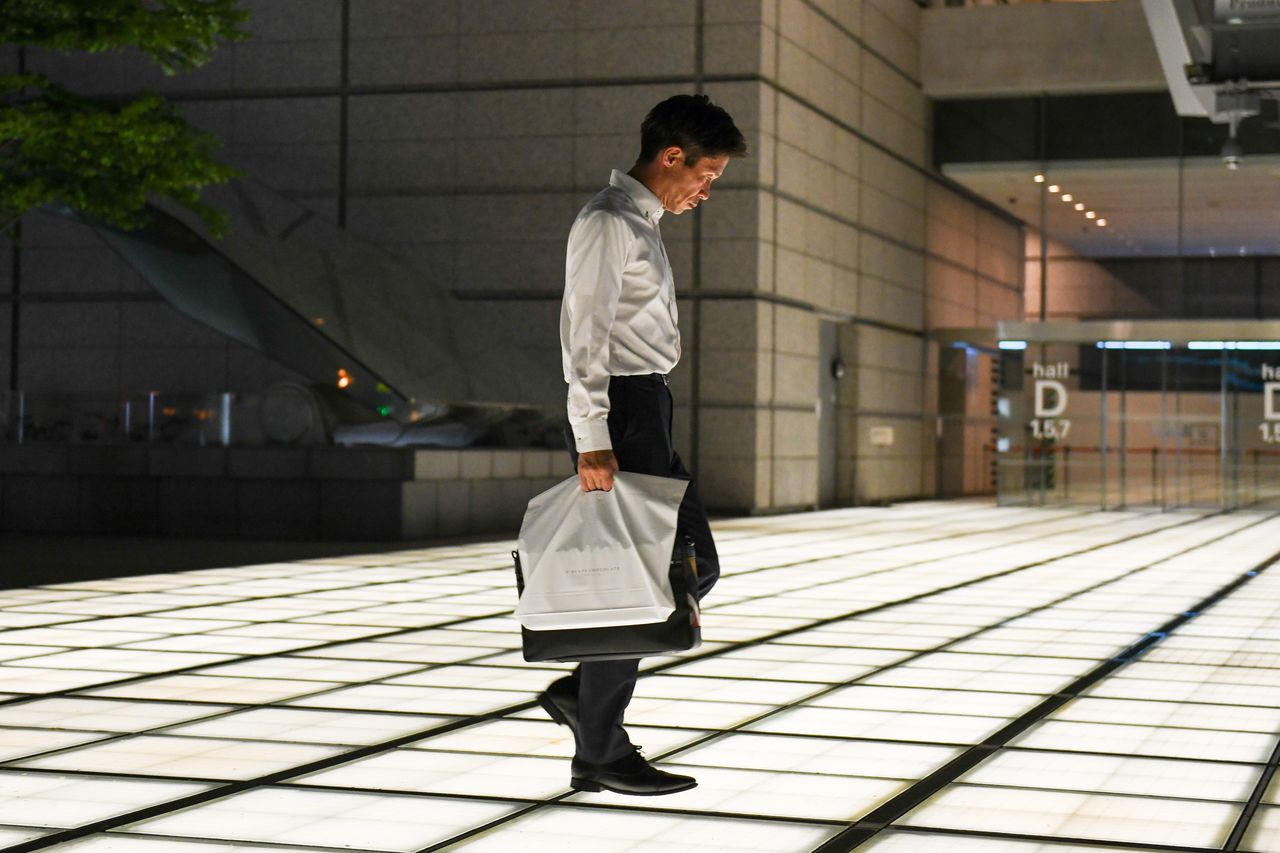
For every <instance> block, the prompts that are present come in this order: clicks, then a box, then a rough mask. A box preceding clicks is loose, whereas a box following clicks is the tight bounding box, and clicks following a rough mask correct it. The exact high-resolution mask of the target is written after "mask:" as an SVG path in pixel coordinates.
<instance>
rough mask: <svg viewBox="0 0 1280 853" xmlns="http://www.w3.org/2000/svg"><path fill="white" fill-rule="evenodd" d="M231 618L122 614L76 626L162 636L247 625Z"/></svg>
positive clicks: (84, 628)
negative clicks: (172, 617)
mask: <svg viewBox="0 0 1280 853" xmlns="http://www.w3.org/2000/svg"><path fill="white" fill-rule="evenodd" d="M245 624H247V623H245V622H236V621H233V620H230V619H227V620H223V621H221V622H219V621H215V620H212V619H169V618H167V617H162V616H120V617H117V618H114V619H91V620H89V621H85V622H77V623H76V625H75V627H76V628H78V629H81V630H84V631H127V632H137V633H145V634H151V635H153V636H161V635H168V634H194V633H198V632H201V631H214V630H219V629H225V628H234V627H236V626H238V625H245Z"/></svg>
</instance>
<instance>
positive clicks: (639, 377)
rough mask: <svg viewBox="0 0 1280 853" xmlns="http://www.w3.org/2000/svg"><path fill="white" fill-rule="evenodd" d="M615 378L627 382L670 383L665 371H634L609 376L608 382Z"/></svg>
mask: <svg viewBox="0 0 1280 853" xmlns="http://www.w3.org/2000/svg"><path fill="white" fill-rule="evenodd" d="M615 379H624V380H626V381H628V382H661V383H662V384H663V385H670V384H671V380H670V379H668V378H667V374H665V373H635V374H627V375H625V376H621V375H619V376H610V377H609V381H610V382H612V381H613V380H615Z"/></svg>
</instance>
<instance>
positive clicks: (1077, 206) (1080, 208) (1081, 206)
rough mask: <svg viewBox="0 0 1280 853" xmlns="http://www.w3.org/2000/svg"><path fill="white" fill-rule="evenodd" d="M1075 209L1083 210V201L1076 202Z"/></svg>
mask: <svg viewBox="0 0 1280 853" xmlns="http://www.w3.org/2000/svg"><path fill="white" fill-rule="evenodd" d="M1076 210H1084V202H1082V201H1078V202H1076Z"/></svg>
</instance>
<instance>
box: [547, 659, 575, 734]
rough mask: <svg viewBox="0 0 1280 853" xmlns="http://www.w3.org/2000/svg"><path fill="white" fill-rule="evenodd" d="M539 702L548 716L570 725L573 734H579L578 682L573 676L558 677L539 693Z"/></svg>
mask: <svg viewBox="0 0 1280 853" xmlns="http://www.w3.org/2000/svg"><path fill="white" fill-rule="evenodd" d="M538 704H539V705H541V706H542V710H544V711H546V712H547V716H549V717H551V719H553V720H555V721H556V723H558V724H559V725H562V726H568V727H569V731H571V732H573V736H574V737H575V738H576V737H577V736H578V682H577V681H575V680H574V679H573V677H572V676H568V675H566V676H565V677H564V678H559V679H556V680H555V681H553V682H551V683H550V684H548V685H547V689H546V690H544V691H542V692H541V693H539V694H538Z"/></svg>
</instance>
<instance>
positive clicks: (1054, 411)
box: [1036, 379, 1067, 418]
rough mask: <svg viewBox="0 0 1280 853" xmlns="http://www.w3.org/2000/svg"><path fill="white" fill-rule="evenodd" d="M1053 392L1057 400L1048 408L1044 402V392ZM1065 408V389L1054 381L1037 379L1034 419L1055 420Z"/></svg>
mask: <svg viewBox="0 0 1280 853" xmlns="http://www.w3.org/2000/svg"><path fill="white" fill-rule="evenodd" d="M1046 391H1053V393H1054V395H1055V397H1056V398H1057V399H1055V400H1054V402H1053V407H1052V408H1050V407H1049V404H1048V402H1047V401H1046V400H1045V392H1046ZM1066 408H1067V387H1066V386H1065V385H1063V384H1062V383H1061V382H1059V381H1058V380H1056V379H1037V380H1036V417H1037V418H1056V417H1057V416H1058V415H1060V414H1062V413H1063V412H1064V411H1065V410H1066Z"/></svg>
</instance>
